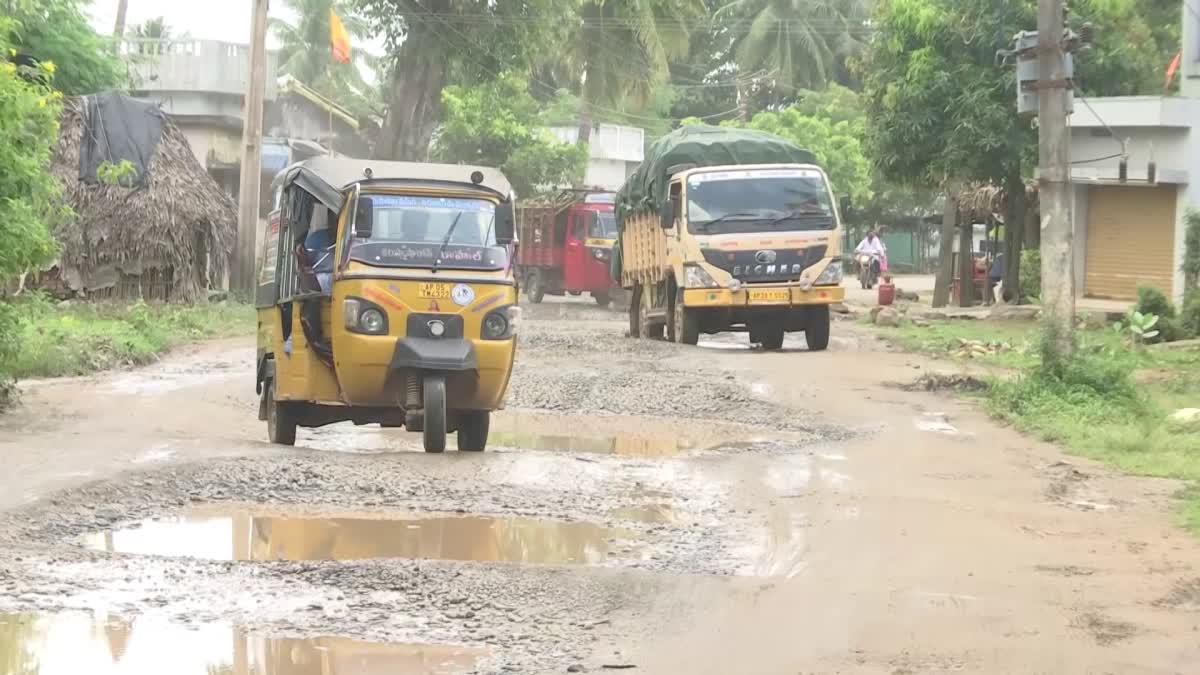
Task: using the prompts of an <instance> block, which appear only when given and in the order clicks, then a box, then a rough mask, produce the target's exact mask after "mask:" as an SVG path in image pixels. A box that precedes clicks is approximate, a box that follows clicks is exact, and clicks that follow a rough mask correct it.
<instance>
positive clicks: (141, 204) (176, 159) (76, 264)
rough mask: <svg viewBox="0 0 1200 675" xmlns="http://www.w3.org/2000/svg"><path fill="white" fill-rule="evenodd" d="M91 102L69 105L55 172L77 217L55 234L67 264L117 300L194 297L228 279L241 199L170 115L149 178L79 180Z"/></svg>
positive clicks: (86, 283) (71, 273)
mask: <svg viewBox="0 0 1200 675" xmlns="http://www.w3.org/2000/svg"><path fill="white" fill-rule="evenodd" d="M85 115H86V105H85V104H84V101H83V100H82V99H69V100H67V101H66V102H65V105H64V107H63V115H62V122H61V129H60V131H59V144H58V148H57V149H56V150H55V153H54V163H53V167H52V171H53V173H54V175H55V177H56V178H58V180H59V182H60V183H61V185H62V187H63V195H64V197H65V198H66V201H67V204H68V205H69V206H70V207H71V209H72V210H73V211H74V216H73V217H72V218H70V219H69V220H68V221H67V222H66V223H65V224H63V225H62V226H60V227H59V228H58V229H57V230H56V232H55V237H56V238H57V239H58V242H59V245H60V247H61V251H60V254H59V267H60V270H61V272H62V274H63V276H64V277H65V278H66V279H67V280H68V281H69V282H70V285H71V286H72V287H73V288H75V287H77V286H79V287H82V290H83V291H84V292H88V293H91V292H94V291H96V290H100V291H101V292H100V295H104V294H105V293H106V292H107V294H109V295H115V296H118V297H145V298H146V299H155V300H171V301H179V300H182V301H191V300H196V299H198V298H201V297H203V296H204V293H205V291H206V290H207V288H208V286H209V285H210V283H209V282H210V280H211V281H214V282H215V281H218V280H220V279H222V278H223V276H224V274H225V272H226V269H227V268H228V264H229V257H230V253H231V251H232V250H233V243H234V240H235V237H236V230H237V210H236V207H235V205H234V203H233V200H232V199H231V198H230V197H229V196H228V195H226V194H225V193H224V192H222V191H221V188H220V187H219V186H218V185H217V183H216V182H215V181H214V180H213V179H212V177H210V176H209V175H208V173H207V172H206V171H205V170H204V167H203V166H201V165H200V162H199V161H197V160H196V157H195V156H194V155H193V154H192V149H191V146H189V145H188V142H187V139H186V138H185V137H184V135H183V132H182V131H180V130H179V128H178V127H176V126H175V125H174V124H173V123H172V122H171V121H170V120H165V121H164V123H163V131H162V137H161V139H160V140H159V143H158V147H157V148H156V150H155V153H154V156H153V158H152V159H151V161H150V165H149V169H148V174H147V178H146V181H145V184H144V185H143V186H142V187H138V188H128V187H124V186H121V185H110V184H103V183H102V184H100V185H89V184H86V183H84V182H82V181H80V179H79V153H80V145H81V142H82V140H83V134H84V129H85V127H86V120H85Z"/></svg>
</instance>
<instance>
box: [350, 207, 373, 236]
mask: <svg viewBox="0 0 1200 675" xmlns="http://www.w3.org/2000/svg"><path fill="white" fill-rule="evenodd" d="M374 219H375V209H374V204H373V203H372V201H371V198H370V197H359V198H358V202H356V205H355V207H354V236H355V237H356V238H358V239H370V238H371V233H372V232H374V231H375V220H374Z"/></svg>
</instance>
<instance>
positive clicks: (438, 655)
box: [0, 613, 484, 675]
mask: <svg viewBox="0 0 1200 675" xmlns="http://www.w3.org/2000/svg"><path fill="white" fill-rule="evenodd" d="M483 656H484V652H483V651H482V650H479V649H474V648H470V647H458V646H451V645H420V644H386V643H372V642H363V641H358V640H352V639H348V638H340V637H318V638H310V639H298V638H279V637H266V636H260V635H255V634H252V633H248V632H246V631H244V630H242V629H239V628H236V627H233V626H225V625H203V626H191V627H189V626H182V625H176V624H171V623H168V622H165V621H161V620H153V619H149V618H125V617H116V616H104V615H103V614H82V613H80V614H60V615H32V614H18V615H5V614H0V672H3V673H5V674H6V675H7V674H9V673H11V674H13V675H83V674H85V673H86V674H87V675H163V674H165V673H170V674H171V675H351V674H353V675H384V674H386V675H454V674H457V673H466V672H470V671H471V670H472V669H474V668H475V666H476V665H477V663H478V662H479V661H480V659H481V658H482V657H483Z"/></svg>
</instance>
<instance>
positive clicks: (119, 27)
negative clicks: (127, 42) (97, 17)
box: [113, 0, 129, 40]
mask: <svg viewBox="0 0 1200 675" xmlns="http://www.w3.org/2000/svg"><path fill="white" fill-rule="evenodd" d="M128 13H129V0H117V22H116V25H114V26H113V37H115V38H117V39H118V40H120V39H121V38H122V37H125V15H126V14H128Z"/></svg>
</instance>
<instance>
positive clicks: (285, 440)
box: [263, 381, 297, 445]
mask: <svg viewBox="0 0 1200 675" xmlns="http://www.w3.org/2000/svg"><path fill="white" fill-rule="evenodd" d="M263 396H265V397H266V399H267V438H268V439H269V440H270V441H271V442H272V443H274V444H276V445H295V444H296V426H297V425H296V413H295V410H294V409H293V407H292V404H291V403H288V402H287V401H276V400H275V382H274V381H271V382H268V383H267V387H266V392H264V393H263Z"/></svg>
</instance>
